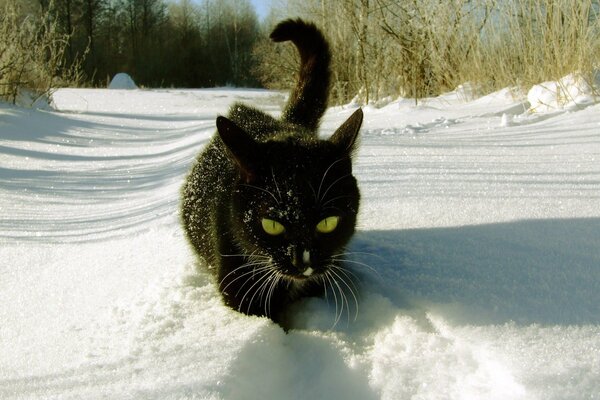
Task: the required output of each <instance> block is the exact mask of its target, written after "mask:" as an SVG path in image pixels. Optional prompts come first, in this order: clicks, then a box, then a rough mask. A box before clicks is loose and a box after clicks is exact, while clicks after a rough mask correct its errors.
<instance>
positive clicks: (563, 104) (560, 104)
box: [527, 71, 600, 112]
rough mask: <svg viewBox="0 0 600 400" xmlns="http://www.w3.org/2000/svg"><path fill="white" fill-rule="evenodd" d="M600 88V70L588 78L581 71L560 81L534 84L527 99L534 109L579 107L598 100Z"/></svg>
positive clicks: (544, 110) (548, 109) (546, 110)
mask: <svg viewBox="0 0 600 400" xmlns="http://www.w3.org/2000/svg"><path fill="white" fill-rule="evenodd" d="M598 89H600V71H597V72H596V73H595V74H594V76H593V77H591V78H586V77H585V76H583V75H582V74H580V73H572V74H569V75H567V76H564V77H562V78H561V79H559V80H558V81H549V82H544V83H540V84H539V85H535V86H533V87H532V88H531V89H530V90H529V93H528V94H527V99H528V100H529V102H530V104H531V110H532V111H542V112H548V111H554V110H561V109H577V108H578V107H581V106H586V105H589V104H593V103H595V102H597V100H598Z"/></svg>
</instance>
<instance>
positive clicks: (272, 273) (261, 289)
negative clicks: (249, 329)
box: [248, 270, 276, 307]
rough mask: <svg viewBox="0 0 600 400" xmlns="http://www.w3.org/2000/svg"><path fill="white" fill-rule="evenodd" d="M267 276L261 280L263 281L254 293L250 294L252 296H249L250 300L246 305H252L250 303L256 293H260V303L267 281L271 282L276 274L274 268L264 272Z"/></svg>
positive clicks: (267, 284)
mask: <svg viewBox="0 0 600 400" xmlns="http://www.w3.org/2000/svg"><path fill="white" fill-rule="evenodd" d="M265 275H266V276H267V278H266V279H264V280H263V283H261V285H260V286H259V287H258V288H257V289H256V290H255V291H254V294H253V295H252V297H251V298H250V302H249V303H248V307H251V306H252V303H253V302H254V298H255V297H256V295H257V294H259V293H260V295H259V296H258V302H259V303H258V304H259V305H260V304H261V299H262V298H263V295H264V292H265V289H266V288H267V287H268V286H269V283H271V281H273V279H275V276H276V272H275V271H274V270H271V271H270V272H268V273H266V274H265Z"/></svg>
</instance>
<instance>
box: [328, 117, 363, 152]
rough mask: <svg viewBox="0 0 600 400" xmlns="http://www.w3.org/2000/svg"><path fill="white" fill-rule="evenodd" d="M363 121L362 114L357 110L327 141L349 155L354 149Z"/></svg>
mask: <svg viewBox="0 0 600 400" xmlns="http://www.w3.org/2000/svg"><path fill="white" fill-rule="evenodd" d="M362 121H363V112H362V110H361V109H360V108H359V109H358V110H356V111H354V113H353V114H352V115H351V116H350V118H348V119H347V120H346V121H345V122H344V123H343V124H342V126H340V127H339V128H338V129H337V130H336V131H335V133H334V134H333V135H332V136H331V138H330V139H329V141H330V142H331V143H333V144H335V145H336V146H339V147H340V148H341V149H342V150H343V151H345V152H346V153H347V154H348V155H351V154H352V152H353V151H354V149H355V145H356V139H357V138H358V131H359V130H360V126H361V125H362Z"/></svg>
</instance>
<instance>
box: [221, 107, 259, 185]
mask: <svg viewBox="0 0 600 400" xmlns="http://www.w3.org/2000/svg"><path fill="white" fill-rule="evenodd" d="M217 131H218V132H219V136H220V137H221V140H222V141H223V143H224V144H225V147H226V148H227V150H228V155H229V157H230V158H231V159H232V160H233V161H235V163H236V164H237V166H238V167H239V170H240V173H241V174H242V178H243V179H244V180H246V182H251V181H252V180H253V179H254V177H255V173H256V171H255V162H254V157H255V156H256V154H257V151H258V145H257V143H256V142H255V141H254V139H252V137H251V136H250V135H249V134H248V133H247V132H246V131H245V130H243V129H242V128H240V127H239V126H237V125H236V124H235V123H234V122H233V121H231V120H229V119H227V118H225V117H221V116H219V117H217Z"/></svg>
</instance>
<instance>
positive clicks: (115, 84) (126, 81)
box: [108, 72, 138, 90]
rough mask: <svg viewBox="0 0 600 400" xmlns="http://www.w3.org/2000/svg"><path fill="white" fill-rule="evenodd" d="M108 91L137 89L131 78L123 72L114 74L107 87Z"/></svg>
mask: <svg viewBox="0 0 600 400" xmlns="http://www.w3.org/2000/svg"><path fill="white" fill-rule="evenodd" d="M108 88H109V89H126V90H131V89H137V88H138V87H137V85H136V84H135V82H134V81H133V78H131V76H129V75H128V74H126V73H124V72H120V73H118V74H116V75H115V76H114V77H113V78H112V80H111V81H110V83H109V85H108Z"/></svg>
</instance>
